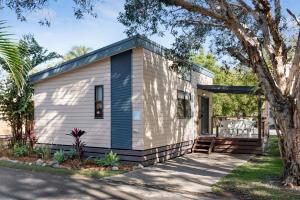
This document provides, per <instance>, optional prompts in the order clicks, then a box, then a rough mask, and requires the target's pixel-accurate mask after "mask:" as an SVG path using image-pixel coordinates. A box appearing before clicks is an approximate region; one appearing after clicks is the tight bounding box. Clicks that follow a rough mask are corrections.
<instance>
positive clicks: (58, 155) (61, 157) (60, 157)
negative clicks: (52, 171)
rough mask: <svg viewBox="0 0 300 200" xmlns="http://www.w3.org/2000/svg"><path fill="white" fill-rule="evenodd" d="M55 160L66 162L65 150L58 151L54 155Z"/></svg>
mask: <svg viewBox="0 0 300 200" xmlns="http://www.w3.org/2000/svg"><path fill="white" fill-rule="evenodd" d="M53 160H55V161H56V162H58V163H59V164H61V163H63V162H65V160H66V158H65V152H64V151H63V150H59V151H56V152H55V153H54V155H53Z"/></svg>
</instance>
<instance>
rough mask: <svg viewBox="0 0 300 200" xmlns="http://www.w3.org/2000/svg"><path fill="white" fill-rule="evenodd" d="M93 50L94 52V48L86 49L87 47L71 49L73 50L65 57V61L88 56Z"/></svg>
mask: <svg viewBox="0 0 300 200" xmlns="http://www.w3.org/2000/svg"><path fill="white" fill-rule="evenodd" d="M91 50H92V48H90V47H86V46H74V47H72V48H71V50H70V51H69V52H68V53H67V54H66V55H64V57H63V59H64V60H65V61H66V60H71V59H73V58H77V57H79V56H82V55H84V54H87V53H88V52H90V51H91Z"/></svg>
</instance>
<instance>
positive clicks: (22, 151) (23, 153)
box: [13, 144, 28, 157]
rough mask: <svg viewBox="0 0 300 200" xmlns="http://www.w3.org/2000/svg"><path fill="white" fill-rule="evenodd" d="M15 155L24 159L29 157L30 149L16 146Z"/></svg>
mask: <svg viewBox="0 0 300 200" xmlns="http://www.w3.org/2000/svg"><path fill="white" fill-rule="evenodd" d="M13 153H14V155H15V156H17V157H23V156H26V155H28V148H27V147H26V146H22V145H18V144H15V145H14V148H13Z"/></svg>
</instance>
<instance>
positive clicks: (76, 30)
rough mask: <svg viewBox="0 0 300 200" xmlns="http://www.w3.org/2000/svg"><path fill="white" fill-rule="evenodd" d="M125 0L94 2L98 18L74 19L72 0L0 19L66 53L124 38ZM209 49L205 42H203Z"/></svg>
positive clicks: (297, 2) (299, 4) (297, 3)
mask: <svg viewBox="0 0 300 200" xmlns="http://www.w3.org/2000/svg"><path fill="white" fill-rule="evenodd" d="M124 2H125V0H102V1H99V3H97V4H96V6H95V10H96V11H97V13H98V17H97V18H93V17H91V16H86V17H85V18H84V19H81V20H77V19H76V18H75V17H74V14H73V7H72V6H73V5H74V4H73V3H72V0H58V1H53V0H50V4H49V5H48V6H47V7H46V8H44V9H42V10H39V11H37V12H34V13H30V14H28V15H27V16H26V17H27V21H26V22H21V21H19V20H17V17H16V15H15V14H14V13H13V12H12V11H11V10H8V9H7V8H5V9H3V10H0V19H1V20H6V21H7V24H8V25H9V26H11V27H10V29H9V31H10V33H13V34H15V35H14V38H15V39H16V40H17V39H19V38H20V37H21V36H22V35H24V34H28V33H31V34H33V35H34V36H35V38H36V40H37V41H38V42H39V43H40V45H41V46H43V47H46V48H47V49H49V50H50V51H56V52H58V53H59V54H62V55H63V54H65V53H66V52H68V51H69V50H70V49H71V47H72V46H75V45H84V46H88V47H91V48H92V49H98V48H101V47H103V46H106V45H109V44H111V43H114V42H117V41H119V40H121V39H124V38H126V34H125V33H124V31H125V29H126V28H125V27H124V26H123V25H122V24H120V23H119V22H118V21H117V16H118V13H119V12H121V11H122V10H123V5H124ZM282 7H283V9H284V10H285V9H286V8H287V7H288V8H290V9H291V10H292V11H293V12H295V13H297V14H299V13H300V12H299V11H300V0H282ZM44 17H47V18H48V19H50V22H51V26H50V27H47V26H41V25H39V24H38V21H39V20H40V19H41V18H44ZM150 39H152V40H154V41H155V42H157V43H159V44H161V45H163V46H166V47H170V46H171V44H172V42H173V41H174V40H173V38H172V36H171V35H170V34H168V33H167V32H166V36H165V37H164V38H161V37H158V36H153V37H150ZM204 48H205V49H206V50H208V49H207V48H208V45H207V46H206V45H204Z"/></svg>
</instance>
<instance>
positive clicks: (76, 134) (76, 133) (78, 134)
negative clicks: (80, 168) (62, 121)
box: [67, 128, 85, 161]
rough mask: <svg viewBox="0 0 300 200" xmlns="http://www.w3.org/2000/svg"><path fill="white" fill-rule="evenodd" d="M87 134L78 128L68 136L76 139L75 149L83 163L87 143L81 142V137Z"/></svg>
mask: <svg viewBox="0 0 300 200" xmlns="http://www.w3.org/2000/svg"><path fill="white" fill-rule="evenodd" d="M84 134H85V131H83V130H80V129H78V128H74V129H73V130H72V131H71V133H69V134H67V135H71V136H72V137H73V138H74V143H73V145H74V148H75V149H76V152H77V155H78V158H79V160H80V161H82V158H83V153H84V146H85V143H84V142H82V141H81V140H80V137H81V136H83V135H84Z"/></svg>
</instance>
